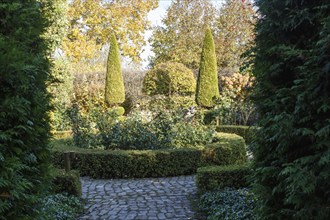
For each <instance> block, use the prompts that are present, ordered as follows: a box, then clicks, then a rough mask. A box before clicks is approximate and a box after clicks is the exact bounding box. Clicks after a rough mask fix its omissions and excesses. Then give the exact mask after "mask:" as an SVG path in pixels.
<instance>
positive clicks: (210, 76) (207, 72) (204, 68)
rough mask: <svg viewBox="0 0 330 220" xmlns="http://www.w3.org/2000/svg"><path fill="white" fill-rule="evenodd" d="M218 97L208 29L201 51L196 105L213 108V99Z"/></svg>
mask: <svg viewBox="0 0 330 220" xmlns="http://www.w3.org/2000/svg"><path fill="white" fill-rule="evenodd" d="M219 96H220V95H219V87H218V73H217V61H216V55H215V47H214V41H213V37H212V32H211V30H210V29H209V28H208V29H207V30H206V32H205V37H204V41H203V50H202V55H201V62H200V66H199V72H198V78H197V87H196V103H197V104H198V105H199V106H202V107H212V106H214V101H213V99H214V98H218V97H219Z"/></svg>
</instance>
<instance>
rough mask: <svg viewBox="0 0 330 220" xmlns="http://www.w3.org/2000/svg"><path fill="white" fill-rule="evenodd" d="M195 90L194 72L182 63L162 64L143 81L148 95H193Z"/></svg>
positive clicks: (144, 90)
mask: <svg viewBox="0 0 330 220" xmlns="http://www.w3.org/2000/svg"><path fill="white" fill-rule="evenodd" d="M195 90H196V81H195V78H194V74H193V72H192V71H191V70H190V69H188V68H187V67H186V66H185V65H183V64H181V63H173V62H166V63H160V64H158V65H156V66H155V68H153V69H152V70H150V71H149V72H147V74H146V76H145V78H144V81H143V92H144V93H146V94H148V95H168V96H172V95H174V94H176V95H192V94H193V93H194V92H195Z"/></svg>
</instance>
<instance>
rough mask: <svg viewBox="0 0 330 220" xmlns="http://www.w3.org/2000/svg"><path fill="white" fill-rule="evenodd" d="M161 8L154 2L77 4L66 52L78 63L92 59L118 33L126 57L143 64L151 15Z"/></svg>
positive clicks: (83, 0)
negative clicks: (149, 13)
mask: <svg viewBox="0 0 330 220" xmlns="http://www.w3.org/2000/svg"><path fill="white" fill-rule="evenodd" d="M157 6H158V1H154V0H139V1H136V0H112V1H108V0H73V1H71V3H70V5H69V11H68V19H69V31H68V35H67V38H66V39H65V40H64V43H63V50H64V51H65V53H66V55H67V56H68V57H70V58H71V59H72V60H74V61H80V60H82V59H90V58H91V57H93V56H94V55H95V54H96V52H97V51H99V50H100V49H101V48H102V46H104V45H105V44H107V43H108V42H109V40H110V39H109V36H111V33H115V34H116V36H117V38H118V40H119V44H120V47H121V50H122V51H123V55H127V56H129V57H131V58H133V59H134V60H136V61H139V60H140V57H139V52H140V51H141V49H142V47H143V46H144V45H145V43H146V42H145V41H144V31H145V30H146V29H148V27H149V21H148V19H147V15H148V12H149V11H150V10H152V9H154V8H156V7H157Z"/></svg>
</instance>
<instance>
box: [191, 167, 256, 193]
mask: <svg viewBox="0 0 330 220" xmlns="http://www.w3.org/2000/svg"><path fill="white" fill-rule="evenodd" d="M250 173H251V168H250V167H249V166H248V165H247V164H244V165H228V166H207V167H201V168H198V170H197V175H196V184H197V188H198V192H199V193H204V192H206V191H213V190H218V189H223V188H226V187H231V188H241V187H247V186H248V181H247V176H248V175H249V174H250Z"/></svg>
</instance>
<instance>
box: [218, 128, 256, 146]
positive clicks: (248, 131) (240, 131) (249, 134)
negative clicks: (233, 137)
mask: <svg viewBox="0 0 330 220" xmlns="http://www.w3.org/2000/svg"><path fill="white" fill-rule="evenodd" d="M257 129H258V128H257V127H255V126H244V125H221V126H218V127H217V128H216V131H218V132H225V133H231V134H237V135H239V136H241V137H243V138H244V140H245V143H246V144H251V142H252V141H253V139H254V137H255V135H256V131H257Z"/></svg>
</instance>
